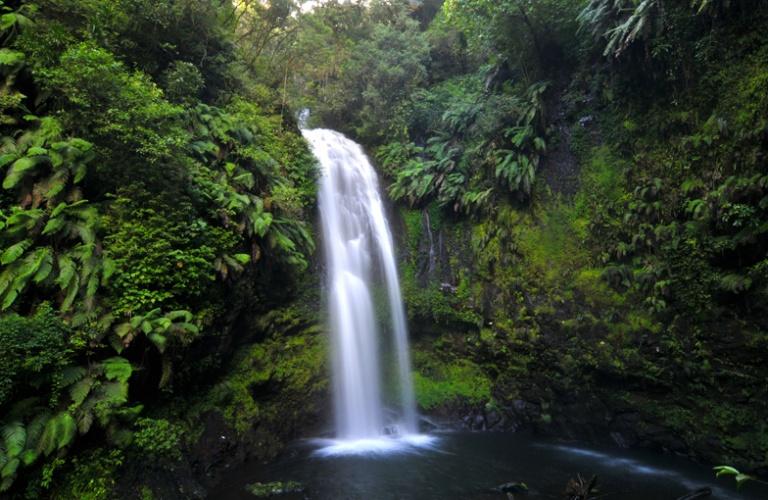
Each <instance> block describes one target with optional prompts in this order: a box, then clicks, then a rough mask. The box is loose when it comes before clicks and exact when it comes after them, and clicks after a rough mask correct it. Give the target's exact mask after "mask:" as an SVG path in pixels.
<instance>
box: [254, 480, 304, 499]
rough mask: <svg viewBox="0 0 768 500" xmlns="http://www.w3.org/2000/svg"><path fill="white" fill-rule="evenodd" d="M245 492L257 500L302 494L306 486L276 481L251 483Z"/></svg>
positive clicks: (294, 482) (295, 482) (292, 482)
mask: <svg viewBox="0 0 768 500" xmlns="http://www.w3.org/2000/svg"><path fill="white" fill-rule="evenodd" d="M245 490H246V491H248V493H250V494H251V495H253V496H255V497H257V498H271V497H276V496H280V495H288V494H291V493H302V492H304V486H303V485H302V484H301V483H299V482H297V481H274V482H271V483H251V484H249V485H247V486H246V487H245Z"/></svg>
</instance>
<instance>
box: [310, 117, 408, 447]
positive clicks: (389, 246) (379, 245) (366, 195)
mask: <svg viewBox="0 0 768 500" xmlns="http://www.w3.org/2000/svg"><path fill="white" fill-rule="evenodd" d="M304 118H306V116H304ZM302 133H303V134H304V137H305V138H306V139H307V141H308V142H309V144H310V146H311V148H312V152H313V153H314V154H315V156H316V157H317V159H318V161H319V162H320V165H321V169H322V176H321V179H320V192H319V203H320V216H321V221H322V228H323V240H324V244H325V256H326V257H325V258H326V262H327V266H328V293H329V297H328V303H329V307H330V320H331V334H332V346H331V348H332V352H333V354H332V356H333V383H334V386H333V387H334V403H335V412H336V413H335V414H336V428H337V438H339V439H341V440H348V441H355V440H357V441H359V440H369V441H370V440H376V439H378V438H382V437H383V436H384V434H385V426H386V425H387V424H390V429H391V428H392V427H391V423H389V422H386V419H385V417H384V405H383V402H382V367H381V366H380V363H379V361H380V355H379V352H378V350H379V349H378V347H379V332H378V331H377V330H378V328H377V322H376V318H375V315H374V306H373V298H372V283H373V279H374V276H373V274H374V269H376V270H380V271H381V272H382V274H383V278H384V285H385V287H386V290H387V298H388V302H389V312H390V316H391V324H392V335H393V340H394V342H393V344H394V352H395V363H396V373H397V378H398V380H397V382H398V388H399V392H400V401H399V406H400V410H401V411H400V415H399V418H398V421H397V422H395V423H394V426H395V428H396V429H397V431H396V434H399V435H414V434H415V433H417V432H418V423H417V414H416V403H415V398H414V392H413V382H412V380H411V360H410V354H409V349H408V330H407V325H406V321H405V312H404V309H403V303H402V297H401V294H400V283H399V279H398V275H397V266H396V264H395V255H394V246H393V241H392V234H391V232H390V229H389V224H388V223H387V219H386V216H385V213H384V205H383V203H382V199H381V195H380V193H379V186H378V179H377V177H376V171H375V170H374V169H373V166H372V165H371V163H370V161H369V160H368V158H367V157H366V155H365V153H364V152H363V150H362V148H361V147H360V145H358V144H357V143H355V142H353V141H351V140H349V139H348V138H346V137H344V135H342V134H340V133H338V132H335V131H333V130H327V129H312V130H306V129H305V130H303V131H302ZM390 434H391V431H390ZM412 444H413V443H412Z"/></svg>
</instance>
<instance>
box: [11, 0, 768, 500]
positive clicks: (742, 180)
mask: <svg viewBox="0 0 768 500" xmlns="http://www.w3.org/2000/svg"><path fill="white" fill-rule="evenodd" d="M767 27H768V4H766V2H764V1H763V0H758V1H755V0H501V1H492V0H445V1H442V0H420V1H415V0H414V1H408V0H371V1H368V2H362V1H351V2H345V1H341V0H329V1H326V2H322V3H320V4H319V5H316V6H314V7H313V8H308V7H307V6H303V5H302V4H301V2H298V1H294V0H271V1H259V0H31V1H23V0H3V1H0V81H1V82H2V83H1V84H0V136H2V139H1V141H0V170H2V171H1V172H0V179H2V189H1V190H0V311H1V312H0V492H2V493H0V495H9V496H10V497H12V498H92V499H100V498H113V497H115V496H116V495H117V493H116V491H118V488H120V487H121V486H120V484H118V483H119V478H120V476H121V475H122V474H124V473H125V471H127V470H130V469H131V467H135V462H137V461H138V460H141V461H143V462H146V463H143V465H142V466H143V467H155V468H157V469H161V470H165V471H168V470H173V468H174V467H178V465H176V466H174V465H173V464H179V463H182V462H183V461H184V460H185V458H184V455H185V454H187V453H188V452H189V450H190V449H192V448H193V447H194V443H195V440H196V439H198V438H199V437H200V435H201V434H202V433H203V432H204V427H205V424H204V421H205V420H206V417H205V416H206V415H208V414H209V413H210V412H217V413H219V414H221V415H222V418H223V420H224V421H225V422H226V424H227V425H228V426H229V427H230V428H231V429H233V432H235V433H237V435H241V436H246V435H249V433H250V434H254V433H255V435H257V436H258V437H257V438H256V437H254V438H252V440H251V441H249V442H252V443H254V442H259V443H268V444H264V445H263V446H264V447H265V448H266V447H268V448H269V451H265V452H264V454H265V455H270V454H273V453H274V452H275V450H277V449H279V446H280V443H281V441H282V440H283V439H284V438H287V437H289V436H291V435H295V434H296V433H299V432H301V429H302V428H303V427H304V426H305V425H308V422H310V421H312V418H316V415H315V413H316V410H317V408H318V406H317V405H319V404H320V403H317V404H315V403H312V404H310V403H307V401H308V400H312V401H314V399H313V398H316V396H317V394H322V393H323V391H325V390H326V389H327V383H326V381H325V375H324V363H325V354H324V353H325V343H324V341H323V335H322V327H321V326H319V325H321V324H322V318H321V315H320V313H319V309H320V306H319V304H320V300H319V297H318V294H319V290H318V289H319V276H320V274H321V272H322V270H321V269H319V268H318V264H317V263H318V258H317V255H316V254H315V237H314V236H315V230H314V226H315V222H316V218H317V214H316V210H315V181H316V178H317V175H318V173H317V171H316V165H315V162H314V160H313V158H312V155H311V153H310V152H309V150H308V148H307V145H306V144H305V143H304V141H303V140H302V138H301V135H300V133H299V130H298V128H297V125H296V118H295V117H296V114H297V112H298V111H299V110H301V109H303V108H309V109H310V110H311V112H312V113H311V118H310V125H311V126H324V127H329V128H334V129H338V130H340V131H343V132H344V133H346V134H348V135H350V136H351V137H353V138H354V139H355V140H357V141H358V142H360V143H362V144H363V145H364V146H365V147H366V148H367V149H368V150H369V152H370V153H371V156H372V157H373V158H374V159H375V161H376V164H377V167H378V169H379V171H380V174H381V176H382V178H383V182H384V184H385V187H386V191H387V193H388V194H389V196H390V198H391V199H392V201H393V207H394V210H395V211H396V212H397V213H398V214H399V215H398V218H399V220H400V223H399V224H398V225H397V229H398V231H397V233H398V234H397V237H398V240H399V242H400V247H401V256H400V257H401V262H402V265H401V266H402V267H401V271H402V274H403V281H404V284H403V286H404V292H405V296H406V306H407V309H408V313H409V319H410V321H411V328H412V330H413V332H414V338H415V342H416V345H417V347H416V353H415V355H414V359H415V362H416V372H417V373H416V385H417V390H418V392H419V395H418V397H419V403H420V405H421V407H422V409H423V410H425V411H432V410H437V409H443V410H445V411H469V410H468V409H478V410H477V411H487V410H489V409H494V410H496V409H498V410H500V411H503V408H505V407H507V406H508V403H509V402H511V401H514V400H525V401H527V402H532V403H533V404H535V406H537V407H538V410H537V411H538V413H537V414H535V415H534V416H533V417H530V418H531V419H533V420H532V422H531V423H532V424H534V425H538V426H546V425H549V424H550V423H551V422H552V421H553V419H554V421H558V420H559V419H560V420H562V421H569V418H570V417H569V413H570V410H569V407H568V405H567V404H565V403H562V401H563V400H564V399H567V398H563V396H562V395H563V394H571V395H572V394H576V395H577V396H579V397H582V396H583V401H584V405H585V406H586V407H588V408H592V407H597V406H590V405H598V406H600V408H602V407H610V408H614V409H616V408H621V409H622V411H630V410H631V411H632V412H635V413H637V414H639V417H638V421H637V423H635V424H633V432H636V433H637V435H638V442H639V443H641V444H649V442H648V441H647V439H646V438H645V437H643V436H645V434H644V433H646V434H647V432H650V431H648V429H651V428H652V427H653V426H656V427H654V428H664V429H667V430H669V432H670V433H671V434H673V435H674V436H675V439H676V441H675V442H674V443H671V442H669V440H667V441H665V442H663V443H661V445H662V446H664V447H666V448H669V449H674V450H675V451H680V452H684V453H688V454H690V455H691V456H694V457H696V458H700V459H703V460H707V461H710V462H712V463H715V462H717V463H729V464H733V465H735V466H737V467H739V469H741V470H748V471H758V473H760V472H765V471H766V470H768V423H767V422H766V420H765V418H764V415H765V414H766V411H768V386H766V383H765V380H766V375H767V374H768V372H767V371H766V370H767V369H766V366H767V365H768V364H767V363H766V361H767V359H766V354H767V353H768V323H766V318H768V237H767V236H768V170H766V150H767V148H768V39H767V38H766V35H765V33H766V28H767ZM438 236H439V237H440V241H443V249H442V250H441V253H440V257H439V259H438V260H439V261H435V262H431V261H429V259H430V258H431V257H429V256H428V255H426V254H425V251H424V248H425V245H427V240H428V239H430V238H431V239H432V240H434V239H435V238H436V237H438ZM553 380H554V382H553ZM618 387H622V389H617V388H618ZM310 396H312V397H310ZM598 403H599V404H598ZM571 409H572V408H571ZM472 411H474V410H472ZM311 415H315V417H311ZM694 422H695V423H696V425H692V423H694ZM646 431H647V432H646ZM710 438H712V439H710ZM243 439H244V440H247V438H246V437H243ZM644 439H645V441H644ZM648 439H650V438H648ZM653 439H657V441H658V440H662V438H661V437H656V438H653ZM664 439H666V438H664ZM713 440H714V441H713ZM651 441H652V440H651ZM650 444H659V443H654V442H650ZM139 457H142V458H141V459H139ZM147 457H149V460H147ZM734 470H735V469H734ZM134 486H135V485H134ZM120 491H121V495H123V496H124V495H126V494H127V493H126V490H120ZM130 494H131V495H135V497H136V498H142V497H143V498H152V495H153V492H152V489H151V488H150V487H148V486H146V485H139V486H137V488H135V489H134V490H131V493H130Z"/></svg>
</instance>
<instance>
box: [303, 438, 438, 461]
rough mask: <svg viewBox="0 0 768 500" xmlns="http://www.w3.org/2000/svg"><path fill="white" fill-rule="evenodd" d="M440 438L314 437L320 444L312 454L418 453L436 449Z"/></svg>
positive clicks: (322, 455)
mask: <svg viewBox="0 0 768 500" xmlns="http://www.w3.org/2000/svg"><path fill="white" fill-rule="evenodd" d="M437 442H438V438H436V437H435V436H430V435H428V434H406V435H404V436H381V437H373V438H363V439H313V440H311V443H312V444H314V445H317V446H319V447H320V448H318V449H317V450H315V451H314V452H313V453H312V455H313V456H316V457H340V456H380V455H394V454H402V453H417V452H419V451H422V450H425V449H435V445H436V444H437Z"/></svg>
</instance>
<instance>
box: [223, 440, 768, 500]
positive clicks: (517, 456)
mask: <svg viewBox="0 0 768 500" xmlns="http://www.w3.org/2000/svg"><path fill="white" fill-rule="evenodd" d="M436 436H437V440H436V442H435V443H433V444H432V445H431V446H430V447H427V448H411V449H410V450H409V451H407V452H403V453H392V454H370V455H367V456H336V457H322V456H318V455H317V453H316V451H317V446H316V445H315V443H314V442H312V441H299V442H296V443H294V445H292V446H291V447H290V449H289V450H288V452H287V453H286V454H285V456H284V457H283V458H282V459H281V460H279V461H277V462H275V463H273V464H269V465H262V464H255V463H251V464H248V463H246V464H244V465H242V466H240V467H238V468H235V469H233V470H231V471H230V472H229V473H228V474H227V475H226V476H225V477H224V480H223V481H222V482H221V484H220V486H219V487H218V488H217V489H215V490H214V491H212V492H211V495H210V498H215V499H216V500H234V499H248V498H254V497H253V496H252V495H251V494H250V493H248V492H247V491H246V490H245V487H246V485H248V484H251V483H255V482H272V481H298V482H300V483H301V484H302V485H303V486H304V488H305V491H304V492H303V493H301V494H294V495H282V496H279V497H273V498H281V499H286V500H287V499H303V498H308V499H321V500H342V499H372V500H377V499H398V500H399V499H402V500H406V499H407V500H411V499H412V500H432V499H434V500H438V499H440V500H449V499H456V500H459V499H466V500H471V499H489V500H491V499H505V498H506V495H505V494H503V493H498V492H494V491H492V488H494V487H495V486H498V485H500V484H502V483H507V482H513V481H522V482H524V483H526V484H527V485H528V487H529V491H528V492H527V493H525V494H515V498H516V499H528V498H530V499H533V498H543V499H546V498H551V499H562V498H564V497H563V491H564V489H565V485H566V483H567V482H568V479H569V478H571V477H575V476H576V475H577V474H581V475H582V476H587V477H589V476H591V475H592V474H595V475H597V476H598V486H599V492H598V493H597V497H598V498H600V499H617V500H666V499H670V500H674V499H677V498H679V497H681V496H683V495H685V494H687V493H690V492H691V491H694V490H697V489H700V488H705V487H709V488H711V489H712V495H711V496H709V497H707V498H709V499H716V500H728V499H750V500H751V499H755V500H757V499H765V498H768V488H766V487H763V486H762V485H759V484H746V485H745V486H743V487H742V489H741V490H737V489H736V487H735V485H734V483H733V479H732V478H720V479H716V478H715V476H714V473H713V472H712V469H711V468H710V467H707V466H703V465H699V464H695V463H693V462H691V461H689V460H687V459H685V458H682V457H677V456H670V455H664V454H661V453H656V452H653V451H649V450H627V449H619V448H615V447H595V446H589V447H587V446H580V445H574V444H564V443H562V442H557V441H550V440H545V439H542V438H538V437H533V436H531V435H529V434H526V433H493V432H484V433H470V432H450V433H438V434H436Z"/></svg>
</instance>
